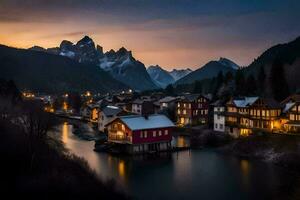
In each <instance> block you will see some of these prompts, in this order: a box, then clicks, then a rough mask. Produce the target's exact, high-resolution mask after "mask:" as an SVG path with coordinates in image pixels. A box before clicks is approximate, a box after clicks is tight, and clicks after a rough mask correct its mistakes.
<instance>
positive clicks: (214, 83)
mask: <svg viewBox="0 0 300 200" xmlns="http://www.w3.org/2000/svg"><path fill="white" fill-rule="evenodd" d="M223 84H224V76H223V72H222V71H220V72H219V73H218V76H217V78H214V79H213V81H212V87H213V96H215V95H216V94H217V93H218V91H219V89H220V88H221V87H222V85H223Z"/></svg>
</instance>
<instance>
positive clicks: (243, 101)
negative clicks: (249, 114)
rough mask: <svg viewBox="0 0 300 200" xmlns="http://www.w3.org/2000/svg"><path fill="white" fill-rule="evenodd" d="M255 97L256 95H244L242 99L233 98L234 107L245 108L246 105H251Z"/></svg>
mask: <svg viewBox="0 0 300 200" xmlns="http://www.w3.org/2000/svg"><path fill="white" fill-rule="evenodd" d="M257 99H258V97H245V98H243V99H236V100H233V102H234V104H235V105H236V107H239V108H245V107H247V106H251V105H252V104H253V103H254V102H255V101H256V100H257Z"/></svg>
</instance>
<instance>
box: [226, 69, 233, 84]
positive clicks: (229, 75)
mask: <svg viewBox="0 0 300 200" xmlns="http://www.w3.org/2000/svg"><path fill="white" fill-rule="evenodd" d="M232 80H233V74H232V72H230V71H229V72H227V73H226V75H225V80H224V82H225V83H226V84H227V83H229V82H230V81H232Z"/></svg>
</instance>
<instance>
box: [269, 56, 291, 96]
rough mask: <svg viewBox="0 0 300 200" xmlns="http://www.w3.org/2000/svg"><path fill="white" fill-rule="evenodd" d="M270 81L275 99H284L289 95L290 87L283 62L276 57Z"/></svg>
mask: <svg viewBox="0 0 300 200" xmlns="http://www.w3.org/2000/svg"><path fill="white" fill-rule="evenodd" d="M270 83H271V89H272V93H273V97H274V99H276V100H277V101H282V100H283V99H285V98H286V97H287V96H288V95H289V87H288V84H287V80H286V78H285V71H284V67H283V63H282V61H281V60H280V59H275V60H274V62H273V64H272V68H271V74H270Z"/></svg>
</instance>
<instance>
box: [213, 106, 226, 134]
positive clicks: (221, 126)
mask: <svg viewBox="0 0 300 200" xmlns="http://www.w3.org/2000/svg"><path fill="white" fill-rule="evenodd" d="M224 111H225V107H214V131H219V132H225V115H224Z"/></svg>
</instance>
